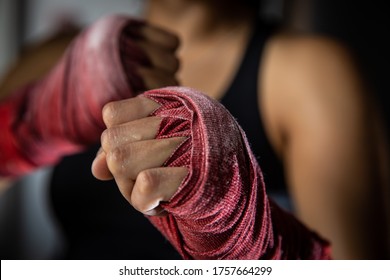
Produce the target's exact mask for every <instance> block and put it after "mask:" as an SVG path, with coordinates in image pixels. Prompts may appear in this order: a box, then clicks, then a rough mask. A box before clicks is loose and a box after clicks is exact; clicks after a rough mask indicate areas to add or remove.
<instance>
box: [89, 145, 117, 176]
mask: <svg viewBox="0 0 390 280" xmlns="http://www.w3.org/2000/svg"><path fill="white" fill-rule="evenodd" d="M91 171H92V174H93V176H95V178H96V179H99V180H102V181H107V180H111V179H113V176H112V174H111V172H110V170H109V169H108V165H107V161H106V153H105V152H104V151H103V149H102V148H100V149H99V151H98V153H97V154H96V157H95V159H94V160H93V162H92V166H91Z"/></svg>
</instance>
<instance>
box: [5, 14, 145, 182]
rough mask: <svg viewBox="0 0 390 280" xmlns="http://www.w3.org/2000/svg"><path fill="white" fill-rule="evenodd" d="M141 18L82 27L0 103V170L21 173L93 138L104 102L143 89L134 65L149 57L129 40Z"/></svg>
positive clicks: (99, 129)
mask: <svg viewBox="0 0 390 280" xmlns="http://www.w3.org/2000/svg"><path fill="white" fill-rule="evenodd" d="M140 24H143V23H141V22H139V21H135V20H133V19H130V18H127V17H124V16H117V15H114V16H108V17H105V18H103V19H101V20H99V21H97V22H96V23H94V24H93V25H91V26H90V27H89V28H87V29H86V30H84V31H83V32H82V33H81V34H80V35H79V36H78V37H77V38H76V39H75V40H74V41H73V42H72V44H71V45H70V46H69V47H68V48H67V50H66V52H65V54H64V55H63V56H62V58H61V59H60V61H59V62H58V63H57V64H56V66H55V67H54V68H53V69H52V71H51V72H49V73H48V74H47V75H46V76H45V77H44V78H43V79H42V80H40V81H37V82H33V83H31V84H29V85H27V86H25V87H23V88H21V89H19V90H17V91H16V92H14V93H13V94H11V96H10V97H9V98H8V99H7V100H5V101H3V102H2V104H1V105H0V133H1V137H0V163H1V164H0V176H17V175H23V174H25V173H28V172H30V171H32V170H33V169H35V168H37V167H40V166H43V165H49V164H53V163H55V162H56V161H58V160H59V159H60V158H61V157H62V156H64V155H66V154H69V153H74V152H77V151H80V150H81V149H83V148H84V147H85V146H86V145H88V144H91V143H94V142H97V141H98V140H99V139H100V134H101V132H102V131H103V130H104V128H105V126H104V123H103V121H102V114H101V110H102V108H103V106H104V105H105V104H106V103H107V102H109V101H114V100H119V99H123V98H128V97H133V96H135V94H136V93H139V92H140V91H142V90H144V89H145V88H144V85H143V81H142V79H141V78H140V77H139V76H138V75H137V74H136V73H135V71H134V65H136V64H144V65H148V64H149V62H148V59H147V57H146V56H145V55H144V53H143V52H142V51H141V49H140V48H138V47H137V46H136V45H135V43H134V42H133V41H132V38H133V37H134V36H137V35H136V34H135V32H134V30H133V28H134V27H136V26H138V25H140Z"/></svg>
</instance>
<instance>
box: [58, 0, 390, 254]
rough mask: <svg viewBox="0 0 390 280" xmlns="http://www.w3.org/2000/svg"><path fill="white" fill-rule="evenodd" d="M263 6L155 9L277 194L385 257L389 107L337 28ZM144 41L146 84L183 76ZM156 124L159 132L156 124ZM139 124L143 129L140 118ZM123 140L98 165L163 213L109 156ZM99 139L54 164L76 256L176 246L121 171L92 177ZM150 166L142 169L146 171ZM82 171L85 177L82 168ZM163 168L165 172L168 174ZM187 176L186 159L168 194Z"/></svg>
mask: <svg viewBox="0 0 390 280" xmlns="http://www.w3.org/2000/svg"><path fill="white" fill-rule="evenodd" d="M257 12H258V3H256V1H247V2H245V3H244V4H242V3H240V4H238V3H237V2H235V1H229V3H227V2H226V1H188V0H187V1H184V0H183V1H169V0H165V1H161V0H160V1H150V3H149V6H148V9H147V11H146V20H147V21H148V22H150V23H152V24H155V25H158V26H160V27H162V28H163V29H166V30H168V31H170V32H173V33H176V34H177V35H178V36H179V38H180V41H181V45H180V49H179V53H178V55H179V59H180V65H181V66H180V69H179V70H178V72H177V77H178V79H179V82H180V84H181V85H184V86H190V87H193V88H197V89H199V90H201V91H202V92H204V93H206V94H207V95H209V96H211V97H212V98H214V99H217V100H220V101H221V102H222V104H224V105H225V106H226V107H227V109H228V110H229V111H230V112H231V113H232V114H233V116H235V117H236V118H237V120H238V122H239V124H240V125H241V126H242V127H243V129H244V130H245V132H246V134H247V136H248V138H249V142H250V143H251V146H252V149H253V150H254V153H255V154H256V156H257V158H258V161H259V164H260V166H261V168H262V171H263V174H264V180H265V184H266V186H267V192H268V193H269V195H270V196H274V197H275V199H278V197H282V198H284V197H285V194H286V193H287V192H288V193H289V194H290V197H291V201H292V203H293V205H294V214H295V215H296V216H297V217H298V218H299V220H300V221H302V222H303V223H304V224H305V225H306V226H307V227H308V228H310V229H312V230H314V231H316V232H318V233H319V234H320V235H321V236H323V237H324V238H326V239H327V240H329V241H330V243H331V244H332V251H333V257H334V258H341V259H355V258H356V259H368V258H374V259H378V258H386V257H387V256H388V255H387V254H388V251H387V249H386V248H385V246H383V244H384V243H386V238H387V234H386V222H385V217H384V213H385V209H384V202H383V201H382V198H383V197H382V196H381V192H382V190H381V187H380V186H381V184H382V183H383V182H384V180H385V176H386V175H387V174H385V172H383V170H385V169H383V168H381V167H380V165H382V163H384V161H385V160H386V159H381V157H383V156H384V155H386V153H381V152H380V150H379V149H380V148H381V147H383V146H381V145H380V144H377V143H383V142H381V140H380V139H381V137H382V135H381V132H382V131H381V130H380V124H379V122H378V121H379V118H378V116H377V115H376V113H375V111H374V108H373V107H372V106H371V105H369V104H371V101H369V100H368V99H369V96H368V94H367V92H366V87H365V85H364V84H362V83H361V79H360V77H359V73H358V72H357V70H356V67H355V64H354V62H353V59H352V58H351V57H350V55H349V54H348V52H347V51H346V50H345V48H344V47H343V46H341V45H339V44H338V43H337V42H334V41H332V40H330V39H327V38H322V37H315V36H305V35H300V34H292V33H289V32H279V31H280V30H277V29H276V28H275V27H274V26H272V25H270V24H267V23H265V22H261V21H259V20H258V19H257ZM142 48H143V49H144V50H145V51H146V52H147V53H148V54H149V56H150V57H151V58H152V60H153V61H154V63H153V65H154V66H155V68H156V69H154V71H153V73H152V72H151V71H150V69H149V68H148V67H144V68H140V69H139V73H140V75H141V76H142V77H143V79H144V81H145V84H146V87H147V88H156V87H161V86H163V85H169V84H172V83H174V82H173V81H172V79H171V78H167V75H161V72H160V69H161V68H163V67H164V66H166V65H169V64H170V63H169V61H168V60H169V59H168V58H167V56H165V57H164V56H163V55H161V52H160V55H159V50H157V49H156V48H155V47H153V45H151V44H143V45H142ZM319 66H320V67H319ZM163 69H164V68H163ZM173 69H175V67H172V68H171V69H170V75H174V73H173V72H174V71H173ZM164 70H165V71H166V70H167V69H166V68H165V69H164ZM175 70H176V69H175ZM159 73H160V74H159ZM170 75H168V76H170ZM156 81H158V82H156ZM113 106H114V107H115V104H114V105H113ZM132 106H136V107H139V106H141V105H140V104H138V103H137V102H136V103H135V105H134V103H133V105H132ZM243 108H245V109H243ZM117 110H119V109H117ZM118 112H120V111H118ZM143 117H144V116H141V115H140V116H137V115H135V116H134V119H132V121H134V120H137V119H140V120H139V121H140V122H143V121H144V120H143ZM106 124H108V123H107V122H106ZM109 127H110V126H109ZM145 127H147V128H150V129H151V133H152V134H153V132H155V129H156V128H155V126H153V125H152V126H145ZM153 127H154V130H153ZM128 128H129V129H137V127H134V126H133V125H132V124H129V126H128ZM123 133H124V134H126V131H124V132H123ZM106 135H107V133H106ZM121 136H123V134H119V138H120V137H121ZM106 138H107V137H106ZM104 139H105V138H104V136H103V141H104ZM119 142H120V141H119ZM156 143H160V142H156ZM179 143H180V141H174V140H172V141H170V142H169V143H168V144H167V145H168V146H166V149H167V150H171V151H172V150H175V148H176V147H177V145H178V144H179ZM114 144H115V143H113V142H112V141H110V139H108V140H106V143H103V149H104V152H103V153H99V155H98V156H97V159H96V160H95V162H94V165H93V173H94V175H95V176H96V177H98V178H100V179H109V178H112V175H113V176H114V178H115V180H116V182H118V185H119V187H120V189H121V192H122V193H123V194H124V196H125V198H127V200H128V201H129V202H131V203H132V204H133V206H135V207H136V208H137V209H139V210H141V211H142V212H143V213H145V214H152V215H153V214H158V212H157V211H153V209H151V208H150V207H146V206H145V205H143V203H144V201H146V200H147V199H146V200H145V199H144V198H140V199H138V200H135V201H134V200H133V199H132V198H131V195H132V192H134V191H136V189H132V187H131V188H130V186H128V185H126V184H121V183H119V182H121V180H122V179H123V178H122V176H123V174H119V173H118V172H115V165H117V164H120V162H115V161H111V162H110V157H108V159H107V163H106V158H105V155H106V154H107V155H109V153H110V151H111V150H110V149H111V148H112V147H113V146H114ZM130 145H136V144H135V143H131V144H130ZM137 145H139V146H140V147H142V148H139V150H140V151H148V150H152V149H153V146H147V145H146V143H142V141H140V142H139V143H137ZM115 148H118V146H115ZM119 148H122V147H121V146H119ZM97 149H98V146H97V147H95V148H94V149H92V150H91V151H90V152H88V153H84V154H79V155H75V156H72V157H68V158H65V159H64V160H63V161H62V163H60V164H59V165H58V166H57V167H56V168H55V170H54V173H53V180H52V198H53V206H54V208H55V209H56V212H57V215H58V218H59V220H60V221H61V224H62V225H63V227H64V232H65V233H66V236H67V237H68V239H69V244H70V246H69V255H68V257H70V258H90V259H93V258H103V259H107V258H126V259H131V258H174V257H177V254H176V253H175V251H174V250H172V249H171V248H169V244H167V242H166V241H164V239H163V238H161V236H159V233H158V232H157V231H155V230H153V229H152V228H151V226H150V225H149V224H148V221H147V220H146V219H144V217H142V215H138V214H137V213H136V212H133V213H130V211H131V210H130V209H129V207H128V205H127V202H126V201H125V200H123V199H122V198H121V197H120V195H119V193H118V192H117V190H116V188H115V184H114V182H113V181H108V182H101V183H99V182H96V181H95V180H94V179H93V177H92V176H88V172H89V165H88V164H86V163H87V162H90V161H92V160H93V158H94V155H95V153H96V151H97ZM138 156H139V160H137V161H136V162H134V161H132V159H131V158H130V159H126V160H127V161H128V162H129V163H128V168H129V170H134V168H135V166H142V164H140V163H141V162H145V161H147V158H144V156H145V155H144V154H142V153H139V154H135V155H133V157H134V158H137V157H138ZM149 159H150V157H149ZM150 160H151V161H153V160H154V159H150ZM153 164H154V163H153ZM153 164H152V165H153ZM142 171H144V170H138V169H137V172H139V173H138V174H135V175H134V178H132V179H133V180H134V181H135V182H137V178H138V177H137V175H139V174H141V173H142ZM80 173H81V174H83V176H79V175H77V176H75V174H80ZM84 174H85V175H84ZM154 176H155V177H154V180H156V181H157V182H159V181H162V180H161V176H162V175H161V174H160V175H159V174H155V175H154ZM185 176H186V171H185V169H180V170H178V171H177V173H174V174H170V176H169V178H170V179H169V180H171V181H172V184H170V188H169V189H168V190H167V193H164V195H165V197H166V200H169V198H170V197H171V196H172V195H173V194H174V193H175V191H176V190H177V188H178V187H179V185H180V182H181V181H182V180H183V178H184V177H185ZM110 184H111V185H112V186H111V188H110V187H108V188H107V185H110ZM69 186H73V187H74V188H77V190H76V189H75V190H72V189H70V188H69ZM75 194H76V195H75ZM99 198H100V199H99ZM148 203H150V200H148ZM152 204H153V203H152ZM69 206H71V207H69ZM286 207H288V206H286ZM157 209H159V208H157ZM149 210H152V211H151V212H149ZM374 217H375V218H374ZM147 243H148V244H149V246H146V245H145V244H147ZM166 247H168V248H166ZM131 248H133V249H131ZM134 248H135V249H134Z"/></svg>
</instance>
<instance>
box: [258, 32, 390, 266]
mask: <svg viewBox="0 0 390 280" xmlns="http://www.w3.org/2000/svg"><path fill="white" fill-rule="evenodd" d="M266 55H267V56H266V60H265V65H264V68H263V69H264V71H263V76H262V77H261V78H262V81H263V87H262V88H261V91H262V92H263V95H262V97H261V98H262V103H261V104H262V106H263V108H262V110H263V114H264V116H263V117H264V119H265V123H266V129H267V131H268V133H269V135H270V137H271V140H272V142H273V144H274V146H275V148H276V149H277V151H278V152H279V154H280V156H281V158H282V160H283V162H284V164H285V171H286V174H287V180H288V185H289V190H290V193H291V195H292V197H293V200H294V203H295V206H296V209H297V213H296V214H297V216H298V217H299V218H300V219H301V220H302V221H303V222H304V223H305V224H306V225H308V226H309V227H310V228H312V229H314V230H316V231H317V232H319V233H320V234H321V235H322V236H324V237H325V238H328V239H329V240H330V242H331V243H332V247H333V255H334V257H335V258H337V259H370V258H374V259H378V258H386V254H388V252H387V251H386V242H387V241H386V238H387V234H386V218H385V209H384V202H383V196H384V195H383V189H382V186H381V185H382V183H383V181H382V179H383V178H382V175H383V174H380V171H379V170H380V169H381V167H380V162H381V160H380V157H381V156H383V155H380V154H379V153H378V149H377V146H378V145H379V144H378V143H379V142H378V139H379V136H380V135H379V134H378V132H380V130H376V129H374V127H375V126H376V124H377V123H378V119H377V116H376V115H375V114H374V111H373V107H372V106H371V105H370V104H371V100H369V98H368V97H369V94H370V93H369V92H366V89H365V87H364V85H363V83H362V82H361V77H360V74H359V72H358V71H357V68H356V66H355V64H354V62H353V60H352V58H351V57H350V55H349V54H348V52H347V51H346V50H345V49H344V48H343V47H342V46H340V45H339V44H337V43H335V42H333V41H330V40H328V39H324V38H298V39H297V38H293V37H288V36H287V37H280V38H276V39H275V40H274V41H273V42H272V43H271V44H270V45H269V47H268V51H267V53H266Z"/></svg>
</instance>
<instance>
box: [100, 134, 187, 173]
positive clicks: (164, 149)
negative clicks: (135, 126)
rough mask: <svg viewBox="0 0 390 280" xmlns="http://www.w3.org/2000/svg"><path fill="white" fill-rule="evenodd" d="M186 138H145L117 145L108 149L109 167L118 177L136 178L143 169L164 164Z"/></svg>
mask: <svg viewBox="0 0 390 280" xmlns="http://www.w3.org/2000/svg"><path fill="white" fill-rule="evenodd" d="M185 139H186V138H184V137H175V138H167V139H158V140H145V141H140V142H134V143H130V144H128V145H124V146H123V147H116V148H114V149H113V150H110V151H106V153H107V156H106V158H107V165H108V168H109V170H110V172H111V173H112V175H113V176H114V177H115V178H116V179H117V178H120V177H125V178H129V179H132V180H135V178H137V176H138V174H139V173H140V172H141V171H142V170H145V169H150V168H157V167H160V166H162V165H163V164H164V163H165V162H166V161H167V160H168V158H169V157H170V156H171V155H172V154H173V152H174V151H175V150H176V149H177V147H178V146H179V145H180V144H181V143H183V141H184V140H185Z"/></svg>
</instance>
